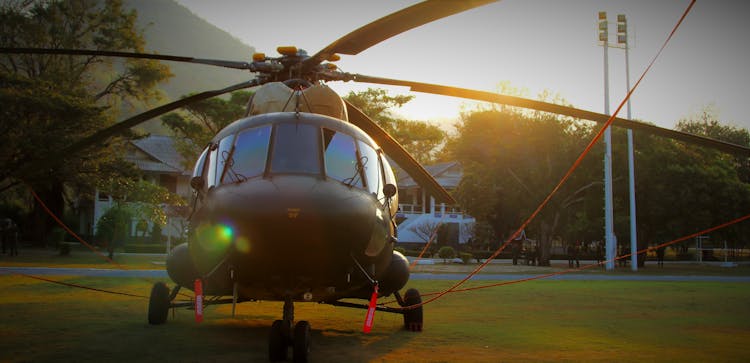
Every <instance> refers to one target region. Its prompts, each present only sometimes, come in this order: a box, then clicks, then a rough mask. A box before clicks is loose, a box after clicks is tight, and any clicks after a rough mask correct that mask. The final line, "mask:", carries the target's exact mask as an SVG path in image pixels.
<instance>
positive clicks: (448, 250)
mask: <svg viewBox="0 0 750 363" xmlns="http://www.w3.org/2000/svg"><path fill="white" fill-rule="evenodd" d="M438 256H439V257H440V258H442V259H443V263H447V262H448V259H449V258H454V257H456V250H454V249H453V247H451V246H443V247H440V249H439V250H438Z"/></svg>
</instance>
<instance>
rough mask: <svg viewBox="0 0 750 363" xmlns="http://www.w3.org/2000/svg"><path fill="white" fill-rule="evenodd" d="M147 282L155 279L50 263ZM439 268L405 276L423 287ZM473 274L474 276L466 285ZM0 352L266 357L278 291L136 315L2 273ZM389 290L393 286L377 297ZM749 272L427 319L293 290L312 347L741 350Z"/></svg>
mask: <svg viewBox="0 0 750 363" xmlns="http://www.w3.org/2000/svg"><path fill="white" fill-rule="evenodd" d="M53 279H59V280H64V281H66V282H71V283H79V284H82V285H86V286H92V287H96V288H100V289H111V290H116V291H120V292H127V293H133V294H137V295H147V294H148V291H149V289H150V285H151V283H152V282H153V281H148V280H145V279H135V278H133V279H131V278H85V277H53ZM450 283H451V282H449V281H412V282H410V286H414V287H417V288H419V289H420V290H421V291H422V292H423V293H427V292H433V291H439V290H441V289H444V288H446V287H447V286H449V285H450ZM469 286H471V285H469ZM0 289H1V290H0V291H2V295H0V361H10V362H16V361H18V362H20V361H34V362H51V361H76V362H81V361H107V362H109V361H123V362H125V361H137V362H163V361H170V362H172V361H174V362H199V361H216V362H240V361H242V362H248V361H249V362H255V361H265V360H266V359H267V358H266V357H267V355H266V354H267V353H266V351H267V348H266V345H267V335H268V330H269V327H270V325H271V322H272V320H273V319H277V318H279V317H280V315H281V304H280V303H277V302H257V303H256V302H252V303H244V304H240V305H239V306H238V315H237V317H236V318H232V317H231V307H230V306H218V307H209V308H207V310H206V317H205V320H204V322H203V323H201V324H196V323H195V322H194V321H193V317H192V311H189V310H184V309H183V310H177V311H175V313H174V317H170V319H169V321H168V322H167V324H165V325H161V326H150V325H148V324H147V322H146V305H147V299H145V298H133V297H124V296H119V295H109V294H103V293H98V292H94V291H88V290H81V289H74V288H70V287H65V286H60V285H55V284H50V283H47V282H42V281H37V280H33V279H28V278H25V277H21V276H8V275H2V276H0ZM385 300H390V299H385ZM748 302H750V284H747V283H694V282H631V281H596V282H590V281H534V282H528V283H522V284H517V285H511V286H504V287H497V288H492V289H485V290H480V291H474V292H468V293H455V294H449V295H448V296H446V297H444V298H442V299H440V300H438V301H436V302H434V303H431V304H429V305H427V306H425V330H424V332H422V333H410V332H406V331H403V330H402V329H401V327H402V318H401V316H400V315H395V314H387V313H382V312H377V313H376V315H375V325H374V328H373V332H372V333H371V334H369V335H365V334H362V333H361V329H362V322H363V320H364V315H365V311H364V310H356V309H347V308H336V307H331V306H327V305H319V304H313V303H306V304H303V303H298V304H296V311H295V315H296V317H297V319H299V320H308V321H310V323H311V325H312V328H313V331H312V334H313V348H312V353H311V359H312V361H318V362H370V361H374V362H380V361H399V362H412V361H416V362H418V361H428V362H454V361H466V362H475V361H479V362H497V361H503V362H508V361H510V362H514V361H533V362H538V361H555V362H557V361H571V362H578V361H607V362H612V361H616V362H619V361H640V362H642V361H649V362H651V361H670V362H674V361H705V362H708V361H712V362H713V361H737V362H741V361H749V360H750V351H749V350H748V348H747V342H748V341H750V310H748V308H747V306H748Z"/></svg>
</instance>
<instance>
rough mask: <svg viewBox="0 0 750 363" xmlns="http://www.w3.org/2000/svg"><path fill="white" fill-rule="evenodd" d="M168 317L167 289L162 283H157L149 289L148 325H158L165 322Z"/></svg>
mask: <svg viewBox="0 0 750 363" xmlns="http://www.w3.org/2000/svg"><path fill="white" fill-rule="evenodd" d="M168 315H169V288H168V287H167V284H165V283H163V282H157V283H155V284H154V286H153V287H152V288H151V296H150V297H149V299H148V323H149V324H151V325H159V324H164V323H166V322H167V316H168Z"/></svg>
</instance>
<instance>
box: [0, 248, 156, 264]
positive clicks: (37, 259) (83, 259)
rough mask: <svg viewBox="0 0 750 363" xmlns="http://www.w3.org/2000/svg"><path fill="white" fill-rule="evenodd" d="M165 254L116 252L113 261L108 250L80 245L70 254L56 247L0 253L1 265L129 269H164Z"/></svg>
mask: <svg viewBox="0 0 750 363" xmlns="http://www.w3.org/2000/svg"><path fill="white" fill-rule="evenodd" d="M165 259H166V257H165V255H157V254H154V255H146V254H128V253H115V256H114V258H113V259H112V261H113V262H110V261H108V260H107V252H106V251H103V252H99V253H95V252H92V251H91V250H88V249H85V250H84V249H83V247H80V248H78V249H74V250H73V251H71V252H70V254H69V255H66V256H61V255H60V252H59V251H58V250H55V249H22V250H21V251H20V252H19V255H18V256H14V257H10V256H9V255H0V266H9V267H18V266H27V267H32V266H33V267H38V266H44V267H87V268H112V269H114V268H120V266H123V267H124V268H127V269H149V270H150V269H162V268H164V261H165Z"/></svg>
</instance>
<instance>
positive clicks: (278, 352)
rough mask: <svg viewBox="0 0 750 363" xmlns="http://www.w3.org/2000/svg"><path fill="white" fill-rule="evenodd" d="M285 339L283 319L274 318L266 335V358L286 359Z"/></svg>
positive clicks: (275, 360)
mask: <svg viewBox="0 0 750 363" xmlns="http://www.w3.org/2000/svg"><path fill="white" fill-rule="evenodd" d="M286 352H287V339H286V337H285V336H284V321H283V320H276V321H274V322H273V324H272V325H271V332H270V333H269V335H268V360H269V361H271V362H281V361H285V360H286Z"/></svg>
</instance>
